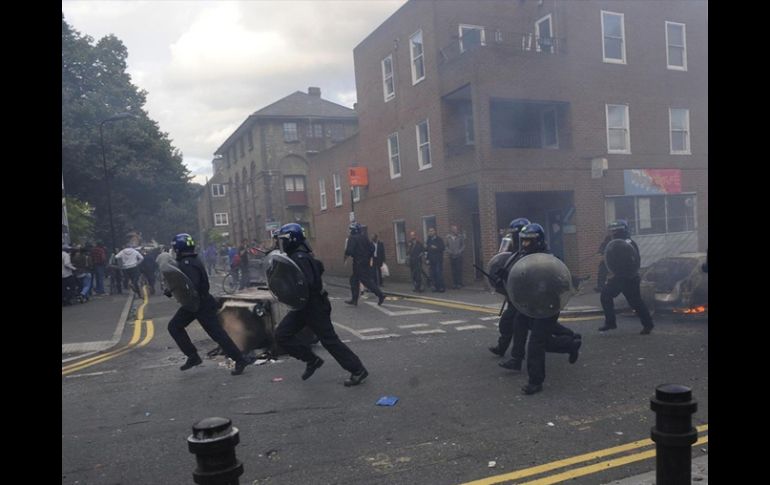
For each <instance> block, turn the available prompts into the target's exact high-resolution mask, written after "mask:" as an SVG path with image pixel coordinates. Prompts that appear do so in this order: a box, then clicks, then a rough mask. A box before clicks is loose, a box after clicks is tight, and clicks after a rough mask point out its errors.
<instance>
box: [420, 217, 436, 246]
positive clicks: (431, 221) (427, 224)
mask: <svg viewBox="0 0 770 485" xmlns="http://www.w3.org/2000/svg"><path fill="white" fill-rule="evenodd" d="M431 227H432V228H433V229H436V216H423V218H422V240H423V241H424V242H427V241H428V229H430V228H431ZM436 235H437V236H438V230H437V231H436Z"/></svg>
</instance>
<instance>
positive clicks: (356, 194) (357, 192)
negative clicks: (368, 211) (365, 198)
mask: <svg viewBox="0 0 770 485" xmlns="http://www.w3.org/2000/svg"><path fill="white" fill-rule="evenodd" d="M350 190H352V191H353V202H359V201H360V200H361V187H359V186H358V185H356V186H354V187H351V188H350Z"/></svg>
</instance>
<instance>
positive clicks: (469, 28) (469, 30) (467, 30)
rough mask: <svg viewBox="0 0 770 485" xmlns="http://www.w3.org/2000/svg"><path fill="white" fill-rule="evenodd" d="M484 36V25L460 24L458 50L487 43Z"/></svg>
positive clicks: (463, 50)
mask: <svg viewBox="0 0 770 485" xmlns="http://www.w3.org/2000/svg"><path fill="white" fill-rule="evenodd" d="M485 40H486V39H485V38H484V27H479V26H478V25H463V24H460V52H461V53H462V52H465V51H467V50H470V49H473V48H474V47H478V46H480V45H482V46H483V45H487V44H486V41H485Z"/></svg>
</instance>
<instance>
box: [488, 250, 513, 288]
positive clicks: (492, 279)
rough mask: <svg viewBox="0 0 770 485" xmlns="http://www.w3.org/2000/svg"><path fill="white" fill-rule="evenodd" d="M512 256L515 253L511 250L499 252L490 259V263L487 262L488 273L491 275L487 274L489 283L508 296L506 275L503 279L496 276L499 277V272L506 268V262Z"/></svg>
mask: <svg viewBox="0 0 770 485" xmlns="http://www.w3.org/2000/svg"><path fill="white" fill-rule="evenodd" d="M511 256H513V253H510V252H502V253H497V254H495V255H494V256H492V259H490V260H489V264H487V274H488V275H489V276H487V280H488V281H489V284H490V285H491V286H492V288H494V289H495V291H496V292H498V293H500V294H501V295H503V296H506V293H505V281H506V279H505V277H502V278H503V279H502V281H497V280H496V278H497V277H498V272H499V271H500V270H503V269H504V268H506V263H507V262H508V260H509V259H510V258H511Z"/></svg>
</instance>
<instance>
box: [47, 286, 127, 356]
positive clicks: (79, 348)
mask: <svg viewBox="0 0 770 485" xmlns="http://www.w3.org/2000/svg"><path fill="white" fill-rule="evenodd" d="M135 299H136V296H135V295H134V294H133V292H131V294H130V295H129V297H128V299H127V300H126V303H125V304H124V305H123V311H122V312H121V313H120V317H119V318H118V325H117V327H116V328H115V332H114V333H113V334H112V340H103V341H97V342H78V343H73V344H62V354H74V353H77V354H78V355H75V356H72V357H68V358H66V359H63V360H62V363H65V362H69V361H71V360H75V359H81V358H83V357H87V356H89V355H92V354H96V353H98V352H103V351H105V350H107V349H110V348H111V347H114V346H115V345H117V344H118V343H119V342H120V339H121V338H122V336H123V329H124V328H125V326H126V321H127V319H128V313H129V312H130V311H131V307H132V306H133V304H134V300H135ZM83 352H85V353H83Z"/></svg>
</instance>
